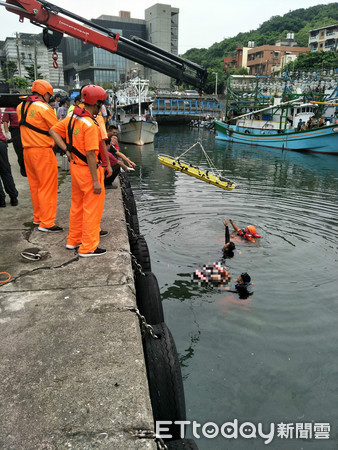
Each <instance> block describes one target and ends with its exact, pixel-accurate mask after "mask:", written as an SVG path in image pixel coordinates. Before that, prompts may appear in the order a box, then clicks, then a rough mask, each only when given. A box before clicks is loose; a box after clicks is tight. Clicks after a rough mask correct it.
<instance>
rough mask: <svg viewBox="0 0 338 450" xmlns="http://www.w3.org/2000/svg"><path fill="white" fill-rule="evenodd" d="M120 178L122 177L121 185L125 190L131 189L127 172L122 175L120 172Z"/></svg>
mask: <svg viewBox="0 0 338 450" xmlns="http://www.w3.org/2000/svg"><path fill="white" fill-rule="evenodd" d="M119 177H120V183H121V185H122V186H123V187H124V188H130V181H129V179H128V176H127V174H126V172H123V173H121V171H120V174H119Z"/></svg>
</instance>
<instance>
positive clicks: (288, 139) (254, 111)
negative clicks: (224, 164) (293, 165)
mask: <svg viewBox="0 0 338 450" xmlns="http://www.w3.org/2000/svg"><path fill="white" fill-rule="evenodd" d="M318 82H319V81H318V80H317V78H316V83H317V84H318ZM311 86H312V85H311V83H310V82H309V81H308V80H307V81H306V80H303V81H299V80H298V81H297V80H296V81H295V82H294V83H292V80H290V78H289V77H288V76H287V75H285V76H283V77H281V78H275V77H274V78H271V77H258V76H250V75H247V76H244V75H243V76H240V75H232V76H231V77H229V79H228V85H227V90H226V92H227V102H226V111H227V113H226V117H225V119H226V120H224V121H223V122H221V121H219V120H215V130H216V133H217V135H216V139H218V140H221V141H227V142H234V143H239V144H246V145H257V146H262V147H270V148H278V149H282V150H295V151H301V152H313V153H327V154H331V155H338V123H336V122H337V106H338V103H337V99H338V86H337V85H336V86H334V83H333V84H332V83H330V86H329V88H328V89H327V90H326V91H325V92H322V91H318V89H315V90H313V89H312V87H313V86H312V87H311ZM243 112H244V113H243Z"/></svg>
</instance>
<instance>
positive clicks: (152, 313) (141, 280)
mask: <svg viewBox="0 0 338 450" xmlns="http://www.w3.org/2000/svg"><path fill="white" fill-rule="evenodd" d="M135 288H136V304H137V307H138V310H139V311H140V313H141V314H142V315H143V316H144V317H145V319H146V321H147V323H148V324H149V325H156V324H158V323H161V322H164V315H163V306H162V299H161V293H160V288H159V287H158V282H157V278H156V277H155V275H154V274H153V272H146V273H145V274H144V275H142V274H140V273H136V275H135Z"/></svg>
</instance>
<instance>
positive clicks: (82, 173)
mask: <svg viewBox="0 0 338 450" xmlns="http://www.w3.org/2000/svg"><path fill="white" fill-rule="evenodd" d="M70 173H71V177H72V180H71V181H72V197H71V206H70V213H69V235H68V236H67V244H69V245H78V244H81V246H80V248H79V252H80V253H90V252H93V251H94V250H96V248H97V247H98V245H99V241H100V229H101V228H100V222H101V217H102V213H103V207H104V198H105V192H104V171H103V168H102V167H98V169H97V175H98V179H99V182H100V185H101V188H102V191H101V194H94V191H93V179H92V176H91V174H90V171H89V167H88V166H81V165H79V164H75V163H74V162H71V164H70Z"/></svg>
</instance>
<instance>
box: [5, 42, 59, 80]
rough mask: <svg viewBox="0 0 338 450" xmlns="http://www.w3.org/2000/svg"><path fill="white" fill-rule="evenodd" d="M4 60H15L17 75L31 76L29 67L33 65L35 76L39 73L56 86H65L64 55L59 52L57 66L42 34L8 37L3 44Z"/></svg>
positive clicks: (21, 76) (22, 76)
mask: <svg viewBox="0 0 338 450" xmlns="http://www.w3.org/2000/svg"><path fill="white" fill-rule="evenodd" d="M1 47H2V60H3V61H7V62H8V61H15V63H16V65H17V73H16V74H15V76H17V77H20V78H29V73H28V71H27V68H28V67H32V70H33V72H34V73H35V78H37V76H38V75H39V74H41V77H42V78H44V79H46V80H48V81H49V82H50V83H51V84H52V86H54V87H62V86H64V77H63V56H62V53H61V52H57V65H58V67H57V68H55V67H54V65H53V63H54V60H53V58H52V51H50V50H47V47H46V46H45V44H44V43H43V38H42V34H29V33H16V37H8V38H6V39H5V41H4V42H3V43H2V45H1Z"/></svg>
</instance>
